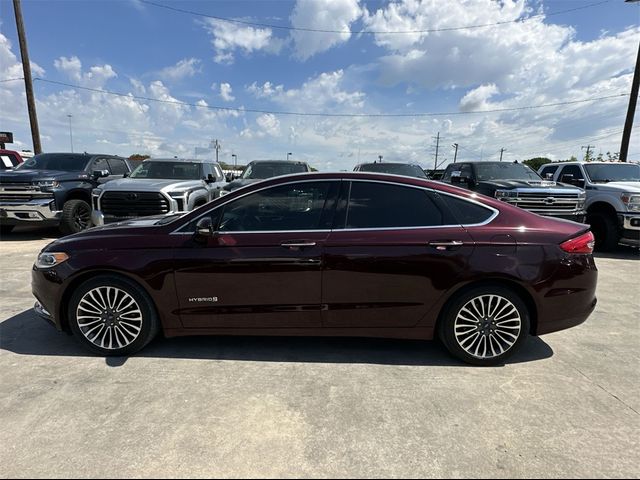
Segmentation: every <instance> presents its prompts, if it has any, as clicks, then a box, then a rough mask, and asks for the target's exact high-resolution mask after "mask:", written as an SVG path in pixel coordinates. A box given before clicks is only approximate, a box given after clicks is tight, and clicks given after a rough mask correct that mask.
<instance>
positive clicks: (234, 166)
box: [231, 153, 238, 170]
mask: <svg viewBox="0 0 640 480" xmlns="http://www.w3.org/2000/svg"><path fill="white" fill-rule="evenodd" d="M231 158H233V169H234V170H237V169H238V155H236V154H235V153H232V154H231Z"/></svg>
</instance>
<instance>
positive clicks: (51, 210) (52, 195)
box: [0, 153, 132, 235]
mask: <svg viewBox="0 0 640 480" xmlns="http://www.w3.org/2000/svg"><path fill="white" fill-rule="evenodd" d="M131 170H132V168H131V165H130V164H129V162H128V161H127V160H126V159H124V158H122V157H117V156H113V155H94V154H87V153H41V154H39V155H36V156H35V157H32V158H30V159H28V160H27V161H25V162H24V163H22V164H20V165H19V166H18V167H16V168H15V169H13V170H5V171H1V172H0V234H2V235H6V234H8V233H9V232H11V230H13V228H14V227H15V226H16V225H42V226H51V225H57V226H59V228H60V230H61V231H62V233H64V234H70V233H76V232H79V231H81V230H84V229H86V228H89V227H90V226H91V191H92V190H93V189H94V188H95V187H97V186H98V185H100V184H102V183H104V182H106V181H109V180H112V179H117V178H122V177H123V176H124V175H125V174H128V173H130V172H131Z"/></svg>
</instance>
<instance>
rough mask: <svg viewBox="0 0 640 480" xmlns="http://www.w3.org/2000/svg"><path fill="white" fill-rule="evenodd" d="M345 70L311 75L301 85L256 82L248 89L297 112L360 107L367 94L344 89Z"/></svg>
mask: <svg viewBox="0 0 640 480" xmlns="http://www.w3.org/2000/svg"><path fill="white" fill-rule="evenodd" d="M344 80H345V72H344V71H343V70H337V71H335V72H328V73H321V74H320V75H318V76H316V77H313V78H310V79H309V80H307V81H306V82H305V83H304V84H302V86H301V87H300V88H297V89H296V88H292V89H290V90H286V89H285V88H284V86H283V85H273V84H272V83H271V82H265V83H264V84H263V85H258V84H257V83H256V82H254V83H252V84H251V85H250V86H249V87H247V91H248V92H249V93H251V94H252V95H254V96H255V97H256V98H268V99H270V100H272V101H274V102H276V103H279V104H281V105H286V106H288V107H290V108H293V109H295V110H298V111H327V110H332V109H334V107H342V108H343V111H344V109H349V108H352V109H354V108H355V109H359V108H362V107H363V106H364V99H365V94H364V92H361V91H347V90H345V89H344V86H343V83H344Z"/></svg>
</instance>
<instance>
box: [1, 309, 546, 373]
mask: <svg viewBox="0 0 640 480" xmlns="http://www.w3.org/2000/svg"><path fill="white" fill-rule="evenodd" d="M0 349H2V350H6V351H9V352H13V353H15V354H18V355H41V356H67V357H90V356H92V354H91V353H88V352H87V351H86V350H85V349H84V348H82V347H81V346H80V345H79V344H78V342H77V341H76V340H75V339H74V338H72V337H71V336H70V335H67V334H64V333H61V332H58V331H56V330H55V329H54V328H53V327H51V326H50V325H48V324H47V323H46V322H45V321H44V320H42V319H40V318H39V317H38V316H37V315H36V314H35V313H34V312H33V311H31V310H27V311H24V312H22V313H19V314H17V315H15V316H13V317H11V318H9V319H7V320H5V321H4V322H2V323H0ZM136 356H138V357H148V358H175V359H196V360H235V361H252V362H256V361H258V362H291V363H357V364H379V365H404V366H451V367H467V366H469V365H467V364H465V363H462V362H460V361H458V360H456V359H454V358H452V357H451V356H450V355H449V354H448V353H447V352H446V351H445V350H444V348H443V347H442V346H441V345H440V343H439V342H429V341H420V340H395V339H379V338H351V337H340V338H338V337H253V336H200V337H179V338H164V337H162V336H158V338H156V339H155V340H154V341H153V342H151V343H150V344H149V345H148V346H147V347H145V349H144V350H142V351H141V352H139V353H137V354H136ZM552 356H553V350H552V349H551V347H550V346H549V345H548V344H547V343H546V342H544V341H543V340H542V339H540V338H538V337H529V338H527V341H526V342H525V344H524V345H523V346H522V348H521V349H520V350H519V351H518V352H517V353H516V354H515V355H514V356H513V357H511V358H510V359H509V360H508V361H507V362H506V363H507V364H514V363H523V362H532V361H536V360H543V359H546V358H550V357H552ZM126 361H127V357H107V358H106V359H105V362H106V364H107V365H109V366H111V367H119V366H122V365H124V364H125V363H126Z"/></svg>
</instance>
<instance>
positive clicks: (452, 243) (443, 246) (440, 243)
mask: <svg viewBox="0 0 640 480" xmlns="http://www.w3.org/2000/svg"><path fill="white" fill-rule="evenodd" d="M428 245H429V246H430V247H433V248H435V249H436V250H456V249H458V248H460V247H461V246H462V245H464V242H463V241H462V240H434V241H432V242H429V243H428Z"/></svg>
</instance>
